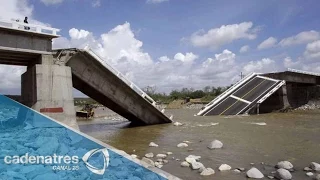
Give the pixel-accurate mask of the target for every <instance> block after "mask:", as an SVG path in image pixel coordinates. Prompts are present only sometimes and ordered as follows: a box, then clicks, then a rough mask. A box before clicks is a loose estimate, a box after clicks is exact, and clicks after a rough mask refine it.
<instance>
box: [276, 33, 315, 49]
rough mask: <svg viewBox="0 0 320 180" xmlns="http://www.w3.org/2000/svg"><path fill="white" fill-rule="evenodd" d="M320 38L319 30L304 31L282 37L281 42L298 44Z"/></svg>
mask: <svg viewBox="0 0 320 180" xmlns="http://www.w3.org/2000/svg"><path fill="white" fill-rule="evenodd" d="M318 39H320V33H319V32H317V31H313V30H311V31H303V32H300V33H299V34H297V35H295V36H291V37H288V38H284V39H282V40H281V41H280V42H279V44H280V45H281V46H292V45H297V44H306V43H309V42H312V41H315V40H318Z"/></svg>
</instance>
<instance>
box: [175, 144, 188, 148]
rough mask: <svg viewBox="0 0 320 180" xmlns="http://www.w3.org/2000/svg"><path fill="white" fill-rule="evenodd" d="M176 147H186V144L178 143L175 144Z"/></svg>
mask: <svg viewBox="0 0 320 180" xmlns="http://www.w3.org/2000/svg"><path fill="white" fill-rule="evenodd" d="M177 147H178V148H184V147H188V144H187V143H179V144H178V145H177Z"/></svg>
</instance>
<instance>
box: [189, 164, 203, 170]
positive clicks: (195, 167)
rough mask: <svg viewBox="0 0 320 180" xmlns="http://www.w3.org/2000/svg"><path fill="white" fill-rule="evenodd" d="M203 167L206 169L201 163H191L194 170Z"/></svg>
mask: <svg viewBox="0 0 320 180" xmlns="http://www.w3.org/2000/svg"><path fill="white" fill-rule="evenodd" d="M201 167H204V165H203V164H202V163H201V162H193V163H191V168H192V169H193V170H197V169H200V168H201Z"/></svg>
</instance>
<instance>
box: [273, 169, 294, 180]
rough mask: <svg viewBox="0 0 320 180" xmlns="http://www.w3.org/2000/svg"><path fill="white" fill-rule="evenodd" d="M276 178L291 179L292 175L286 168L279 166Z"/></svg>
mask: <svg viewBox="0 0 320 180" xmlns="http://www.w3.org/2000/svg"><path fill="white" fill-rule="evenodd" d="M276 178H277V179H283V180H290V179H292V175H291V173H290V172H289V171H288V170H286V169H283V168H280V169H278V170H277V172H276Z"/></svg>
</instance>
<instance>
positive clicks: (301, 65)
mask: <svg viewBox="0 0 320 180" xmlns="http://www.w3.org/2000/svg"><path fill="white" fill-rule="evenodd" d="M283 65H284V68H292V69H298V70H303V71H309V72H315V73H320V61H309V60H308V59H305V58H298V59H297V60H296V61H294V60H292V59H291V57H286V58H285V59H284V60H283Z"/></svg>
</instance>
